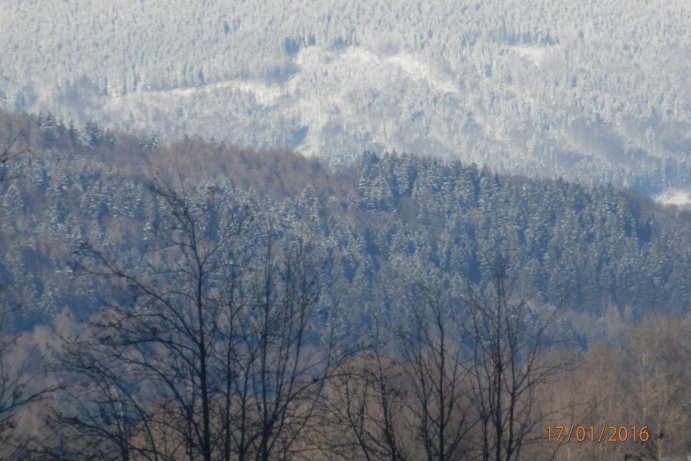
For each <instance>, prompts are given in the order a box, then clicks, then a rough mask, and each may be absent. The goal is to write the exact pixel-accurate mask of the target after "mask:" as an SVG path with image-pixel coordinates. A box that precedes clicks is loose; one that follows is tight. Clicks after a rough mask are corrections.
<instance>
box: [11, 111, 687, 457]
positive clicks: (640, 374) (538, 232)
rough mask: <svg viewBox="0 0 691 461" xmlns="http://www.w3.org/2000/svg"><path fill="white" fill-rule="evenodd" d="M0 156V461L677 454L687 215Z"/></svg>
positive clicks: (362, 162) (383, 164)
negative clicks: (4, 460) (1, 460)
mask: <svg viewBox="0 0 691 461" xmlns="http://www.w3.org/2000/svg"><path fill="white" fill-rule="evenodd" d="M0 129H1V130H2V134H1V136H0V146H1V149H0V216H1V218H2V220H1V221H0V284H1V285H0V442H1V443H0V457H1V458H2V459H7V460H11V461H55V460H75V461H82V460H84V461H87V460H89V461H90V460H95V459H98V460H104V461H111V460H112V461H132V460H137V461H139V460H171V461H172V460H175V461H177V460H181V461H182V460H185V461H196V460H204V461H212V460H223V461H244V460H254V461H273V460H276V461H278V460H281V461H286V460H305V461H308V460H309V461H349V460H355V459H368V460H377V461H384V460H396V461H417V460H426V461H455V460H459V459H467V460H471V461H475V460H478V461H480V460H482V461H489V460H490V459H491V460H497V461H522V460H534V459H539V460H542V459H545V460H546V459H553V460H555V461H573V460H579V461H581V460H582V461H586V460H592V459H602V460H606V461H619V460H621V459H622V458H624V456H629V457H637V458H638V459H646V460H656V461H658V460H663V459H664V460H675V461H676V460H682V459H683V457H684V456H687V454H688V453H689V452H691V438H689V436H688V430H687V428H688V425H689V424H690V423H691V420H690V419H689V418H690V415H691V394H689V391H690V389H689V387H688V382H689V380H690V379H691V376H690V375H689V373H690V372H691V334H690V332H691V317H690V316H689V305H690V303H691V291H690V290H691V284H690V283H689V282H690V280H689V274H690V273H691V270H690V269H691V267H690V266H691V219H690V216H689V212H688V211H684V210H683V209H678V208H676V207H667V208H663V207H661V206H659V205H657V204H655V203H654V202H652V201H651V200H649V199H645V198H642V197H641V196H639V195H637V194H636V193H634V192H631V191H622V190H618V189H615V188H613V187H611V186H608V187H601V186H592V185H581V184H578V183H574V182H567V181H564V180H561V179H559V180H538V179H534V178H533V179H530V178H525V177H520V176H507V175H499V174H497V173H495V172H493V171H492V170H490V169H489V168H478V167H477V166H475V165H466V164H463V163H461V162H458V161H455V162H445V161H442V160H440V159H434V158H430V157H418V156H414V155H411V154H403V153H401V154H399V153H393V152H392V153H386V154H384V155H377V154H374V153H367V152H366V153H364V154H361V155H360V159H359V161H358V163H357V164H355V165H351V166H348V167H341V168H329V167H326V166H325V165H324V164H323V163H320V162H319V161H318V160H316V159H307V158H304V157H302V156H300V155H297V154H295V153H293V152H290V151H278V150H277V151H263V150H258V151H253V150H247V149H239V148H235V147H231V146H226V145H223V144H217V143H210V142H205V141H202V140H200V139H193V138H185V139H183V140H180V141H177V142H175V143H172V144H170V145H166V144H162V143H160V142H159V141H158V140H157V139H156V138H155V137H147V138H137V137H133V136H131V135H127V134H122V133H118V132H114V131H107V130H103V129H101V128H99V127H98V126H97V125H95V124H90V125H89V126H88V127H87V129H85V130H83V131H82V130H78V129H76V128H74V127H69V126H65V125H63V124H62V123H60V122H59V121H57V120H56V119H54V118H53V117H50V116H27V115H21V116H18V115H13V114H10V113H6V112H0ZM572 432H573V434H575V435H574V436H573V437H574V438H573V439H572V438H571V435H570V434H571V433H572ZM564 434H569V435H564ZM490 454H491V455H492V456H490ZM634 459H636V458H634Z"/></svg>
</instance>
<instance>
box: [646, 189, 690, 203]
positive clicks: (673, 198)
mask: <svg viewBox="0 0 691 461" xmlns="http://www.w3.org/2000/svg"><path fill="white" fill-rule="evenodd" d="M655 201H656V202H658V203H660V204H662V205H674V206H678V207H683V208H686V207H691V190H687V189H668V190H666V191H664V192H663V193H661V194H659V195H658V196H657V197H655Z"/></svg>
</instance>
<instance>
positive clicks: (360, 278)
mask: <svg viewBox="0 0 691 461" xmlns="http://www.w3.org/2000/svg"><path fill="white" fill-rule="evenodd" d="M41 123H42V124H44V125H45V120H41V119H34V118H26V117H24V118H20V117H15V116H11V115H8V114H5V115H4V124H5V126H7V127H8V129H10V130H13V131H12V132H19V131H21V130H24V131H26V133H28V139H27V140H26V142H27V143H28V145H30V146H31V154H29V155H23V156H21V158H18V159H17V161H16V162H15V163H13V164H12V166H11V168H12V170H10V173H16V175H17V176H18V177H19V178H21V180H17V181H13V182H5V183H4V184H2V185H1V186H0V187H2V195H1V197H2V198H1V200H2V202H1V206H2V210H3V213H5V216H12V219H10V220H3V223H2V242H3V243H2V256H3V259H2V260H3V265H2V272H1V273H2V277H3V279H2V282H3V283H4V284H5V285H8V286H14V287H15V290H13V293H12V295H11V296H12V299H13V301H15V302H17V303H22V304H24V305H27V306H31V307H30V308H29V310H27V311H25V314H26V315H27V316H28V317H27V319H26V320H30V319H31V318H33V315H35V314H39V313H40V314H42V315H44V316H48V317H47V318H50V317H51V316H53V315H55V314H56V313H57V312H59V311H61V310H62V309H63V307H65V306H67V307H69V308H70V309H71V310H73V311H74V312H77V313H80V315H85V314H86V313H88V312H90V310H91V309H92V307H91V306H92V305H93V304H92V302H93V300H90V298H89V297H88V296H87V292H86V291H82V290H86V288H85V287H82V289H76V288H75V285H74V284H75V283H78V281H75V280H73V279H72V278H71V276H70V270H69V267H68V263H74V262H75V261H72V260H71V258H72V257H73V256H72V252H73V251H74V250H75V248H77V247H78V246H79V245H80V243H83V242H89V243H90V244H91V245H96V246H106V247H108V248H110V249H111V251H118V252H123V253H127V254H130V253H131V254H137V253H141V251H143V248H145V246H146V241H145V235H146V232H145V231H146V229H147V226H150V225H151V223H153V222H155V221H156V220H157V216H159V214H160V210H159V209H158V206H157V204H156V202H155V200H154V199H153V197H152V194H151V190H150V188H151V187H152V184H153V182H152V181H154V180H155V178H161V177H164V178H171V177H172V178H175V179H174V181H182V182H183V183H185V184H188V185H190V186H194V187H202V186H205V187H207V186H208V187H209V188H210V190H211V189H213V190H214V191H216V192H215V193H216V194H217V196H218V198H217V199H218V200H220V201H221V203H227V204H228V206H231V205H232V204H233V203H235V202H236V201H237V200H239V198H238V197H246V198H245V199H243V200H246V201H247V203H248V206H250V208H252V209H256V212H257V213H258V212H259V210H265V209H269V210H275V213H278V214H279V215H280V216H282V217H283V218H282V219H286V220H288V221H291V222H295V223H302V224H301V225H307V224H309V226H310V228H311V232H314V233H315V235H316V236H317V237H315V238H318V239H319V241H320V242H321V243H320V245H321V246H323V247H324V248H325V250H324V251H326V252H327V254H329V255H330V256H329V259H328V261H329V262H328V263H327V264H328V268H327V269H325V270H326V271H327V273H329V274H331V275H332V277H333V278H334V280H336V279H338V280H341V281H343V283H346V284H347V285H348V287H349V291H350V292H351V296H353V300H352V304H353V306H358V308H359V309H364V310H367V309H370V308H372V309H377V310H380V311H382V312H387V313H388V312H392V311H394V315H395V309H396V306H395V305H392V304H390V301H385V302H378V303H376V306H375V305H373V303H372V301H371V300H375V299H378V294H377V292H378V291H379V290H380V287H381V286H390V285H391V284H394V285H395V284H396V283H406V282H405V280H406V278H407V277H413V278H415V277H418V276H421V274H418V272H419V271H423V272H425V273H426V272H428V271H430V270H434V271H436V272H438V273H440V274H447V275H449V276H451V275H453V276H456V277H460V278H461V279H463V280H468V281H471V282H479V281H480V279H481V272H482V267H483V265H485V264H487V263H491V261H492V260H494V259H495V258H496V257H497V255H500V254H505V255H508V256H510V262H511V265H512V267H513V268H514V269H515V271H516V275H517V280H516V283H517V286H518V287H519V289H520V291H521V292H524V293H531V294H534V295H536V299H537V300H539V301H540V302H542V303H546V304H550V305H554V306H559V307H560V308H569V309H572V310H574V311H576V312H583V313H588V314H590V315H593V316H596V317H598V316H603V315H604V313H605V312H607V311H608V310H611V309H614V310H615V311H621V312H622V315H624V316H626V317H627V318H628V319H630V320H631V319H634V318H640V317H641V316H642V315H645V313H647V312H653V311H655V312H668V313H671V312H682V311H684V310H685V309H688V307H689V304H690V303H691V283H689V282H690V281H689V274H690V273H691V220H690V219H689V214H688V212H684V211H680V210H678V209H676V208H674V207H668V208H663V207H660V206H658V205H655V204H654V203H652V202H651V201H650V200H647V199H644V198H641V197H640V196H638V195H636V194H635V193H633V192H624V191H620V190H616V189H614V188H611V187H592V186H583V185H579V184H577V183H571V182H566V181H563V180H556V181H551V180H550V181H544V180H534V179H527V178H523V177H509V176H501V175H497V174H495V173H494V172H492V171H491V170H489V169H486V168H483V169H480V168H478V167H476V166H474V165H464V164H462V163H459V162H451V163H446V162H443V161H441V160H435V159H432V158H424V157H416V156H413V155H408V154H396V153H390V154H385V155H383V156H377V155H375V154H369V153H368V154H365V155H364V156H362V157H361V159H360V161H359V163H358V165H357V166H354V167H350V168H347V169H340V170H339V169H337V170H331V169H329V168H326V167H324V166H323V165H321V164H320V163H319V162H317V161H316V160H308V159H305V158H302V157H300V156H297V155H295V154H292V153H290V152H285V151H283V152H281V151H276V152H250V151H243V150H240V149H236V148H232V147H224V146H222V145H214V144H209V143H205V142H202V141H199V140H190V139H188V140H186V141H181V142H178V143H175V144H173V145H171V146H169V147H157V146H156V145H152V144H151V141H150V140H149V141H147V140H139V139H136V138H132V137H128V136H124V135H120V134H117V133H109V132H101V131H100V130H99V129H98V128H92V129H93V130H96V132H95V133H89V132H88V131H87V132H78V131H75V130H73V131H70V129H68V128H64V127H61V126H57V125H55V124H54V122H51V123H50V124H48V126H43V127H41V126H40V125H41ZM135 261H136V258H135V260H133V262H132V264H136V262H135ZM423 268H424V269H423ZM397 280H398V282H396V281H397ZM87 285H88V284H87ZM87 291H88V290H87ZM29 312H31V314H29ZM43 318H44V319H45V318H46V317H43Z"/></svg>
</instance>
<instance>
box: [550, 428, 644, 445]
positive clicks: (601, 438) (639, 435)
mask: <svg viewBox="0 0 691 461" xmlns="http://www.w3.org/2000/svg"><path fill="white" fill-rule="evenodd" d="M545 429H546V431H547V441H548V442H556V443H574V442H577V443H586V442H587V443H624V442H628V441H632V442H643V443H645V442H647V441H648V440H650V433H649V432H648V426H624V425H614V424H612V425H606V424H602V425H599V426H590V425H585V424H570V425H560V424H556V425H553V426H546V427H545Z"/></svg>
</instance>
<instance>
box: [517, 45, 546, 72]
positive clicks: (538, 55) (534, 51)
mask: <svg viewBox="0 0 691 461" xmlns="http://www.w3.org/2000/svg"><path fill="white" fill-rule="evenodd" d="M511 49H512V50H514V51H515V52H516V53H518V55H519V56H521V57H522V58H527V59H528V60H530V61H532V63H533V64H535V65H536V66H538V67H539V66H540V65H541V64H542V63H543V61H544V60H545V54H546V53H547V47H544V46H520V45H517V46H512V47H511Z"/></svg>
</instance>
